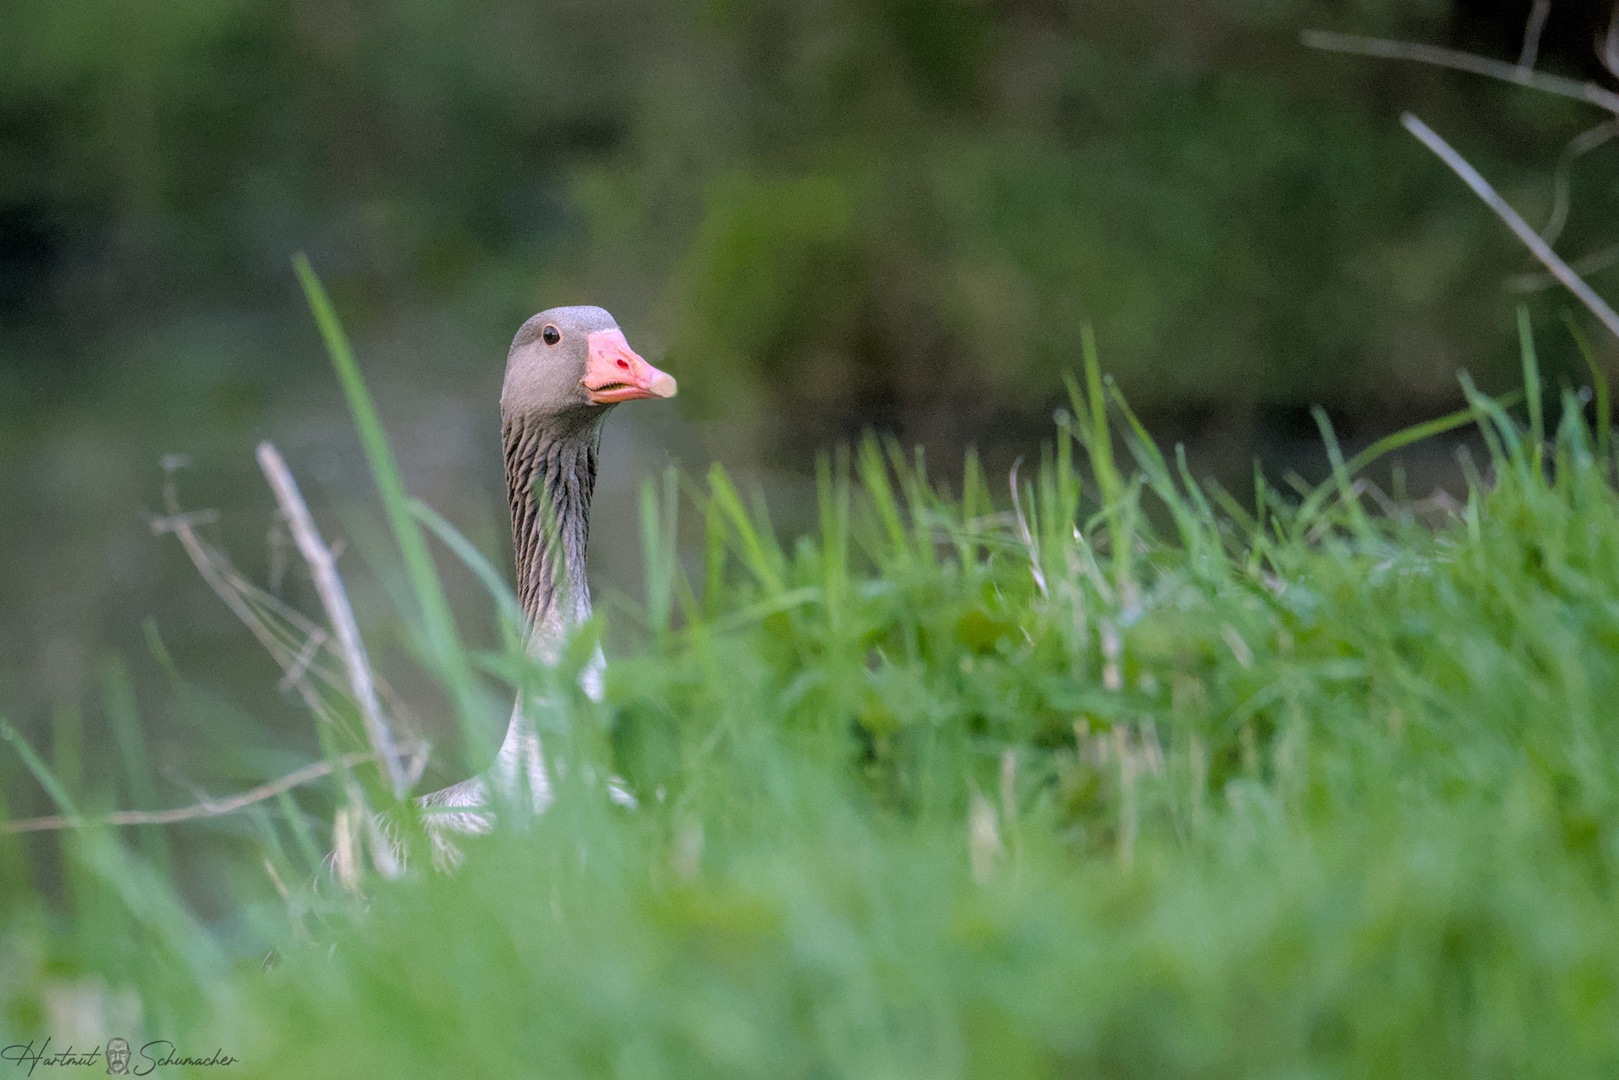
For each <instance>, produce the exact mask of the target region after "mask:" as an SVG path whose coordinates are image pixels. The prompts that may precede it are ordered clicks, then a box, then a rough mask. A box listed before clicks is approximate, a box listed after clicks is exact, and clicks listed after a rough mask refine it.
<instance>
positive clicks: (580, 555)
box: [501, 417, 600, 644]
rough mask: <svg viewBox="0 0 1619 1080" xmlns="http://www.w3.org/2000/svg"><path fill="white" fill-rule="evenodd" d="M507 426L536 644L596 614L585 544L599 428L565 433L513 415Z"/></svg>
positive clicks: (526, 605)
mask: <svg viewBox="0 0 1619 1080" xmlns="http://www.w3.org/2000/svg"><path fill="white" fill-rule="evenodd" d="M501 431H502V435H503V437H504V441H505V444H506V491H507V496H508V498H509V499H510V501H511V510H512V546H513V548H514V549H515V550H516V554H517V592H518V597H519V599H520V600H521V601H522V603H523V610H524V611H525V612H527V613H528V617H529V619H530V621H531V622H532V623H533V626H534V631H535V637H536V639H539V640H537V642H536V644H538V643H539V641H554V640H555V639H556V638H557V637H558V636H560V634H561V632H562V631H563V630H564V629H566V627H568V626H570V625H572V624H573V623H576V622H579V621H581V620H583V619H586V618H589V616H590V586H589V585H588V584H587V582H586V580H585V545H586V542H587V541H588V540H589V537H590V496H591V493H592V492H593V491H594V490H595V487H596V448H597V445H598V443H599V442H600V428H599V426H598V425H595V424H591V425H588V426H587V427H586V428H584V429H582V430H581V429H573V430H569V431H567V432H565V433H560V434H559V433H557V432H555V431H553V430H550V429H548V427H547V425H546V424H545V423H544V422H543V421H539V420H536V419H533V418H524V417H507V418H506V419H505V421H504V422H503V423H502V425H501Z"/></svg>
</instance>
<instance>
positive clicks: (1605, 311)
mask: <svg viewBox="0 0 1619 1080" xmlns="http://www.w3.org/2000/svg"><path fill="white" fill-rule="evenodd" d="M1400 123H1402V124H1404V125H1405V129H1406V130H1407V131H1409V132H1410V133H1411V134H1413V135H1415V136H1416V137H1417V138H1418V139H1420V140H1422V144H1423V145H1424V146H1426V147H1427V148H1428V149H1430V150H1432V151H1433V152H1434V153H1435V154H1437V155H1439V159H1440V160H1441V161H1443V162H1444V163H1445V164H1446V165H1449V166H1450V168H1451V170H1452V171H1453V172H1455V174H1456V175H1457V176H1459V177H1461V178H1462V180H1463V181H1464V182H1465V183H1466V184H1467V186H1468V187H1470V188H1472V189H1473V193H1474V194H1475V195H1477V196H1478V197H1479V198H1481V199H1483V200H1484V204H1485V205H1486V206H1488V207H1489V208H1490V209H1491V210H1494V211H1495V213H1496V215H1497V216H1498V217H1500V219H1501V220H1502V221H1504V222H1506V225H1507V228H1509V229H1511V230H1512V231H1513V233H1515V234H1516V235H1517V237H1518V239H1519V240H1522V241H1523V243H1524V246H1525V247H1527V248H1528V249H1529V250H1530V251H1531V252H1533V253H1534V256H1535V258H1537V259H1539V260H1540V261H1541V263H1542V264H1543V265H1544V266H1545V267H1546V269H1547V270H1550V271H1551V272H1552V276H1553V277H1555V278H1557V280H1558V281H1560V282H1562V283H1563V284H1564V285H1565V286H1566V287H1567V288H1568V290H1569V292H1571V293H1573V294H1574V295H1575V296H1577V297H1579V299H1580V302H1581V303H1583V304H1584V305H1585V306H1586V307H1587V308H1589V309H1590V310H1591V313H1592V314H1593V315H1595V316H1596V317H1597V318H1599V319H1601V320H1602V324H1603V325H1604V326H1606V327H1607V328H1608V330H1609V331H1610V332H1612V333H1613V335H1614V336H1615V337H1619V314H1615V313H1614V310H1613V308H1611V307H1609V306H1608V302H1607V301H1606V300H1604V299H1602V297H1600V296H1598V295H1597V294H1596V293H1595V292H1594V291H1593V290H1592V288H1591V286H1589V285H1587V284H1586V283H1585V280H1584V279H1583V278H1581V277H1580V275H1578V274H1576V273H1575V272H1574V271H1573V270H1571V269H1570V268H1569V265H1568V263H1566V262H1564V261H1563V260H1562V259H1561V258H1559V257H1558V255H1557V252H1555V251H1553V250H1552V249H1551V246H1550V245H1549V244H1547V243H1546V241H1544V240H1542V239H1541V238H1540V236H1539V234H1538V233H1536V232H1535V230H1533V229H1531V228H1530V227H1529V223H1528V222H1527V221H1525V220H1524V219H1523V218H1522V217H1521V216H1520V215H1519V214H1518V212H1517V211H1516V210H1514V209H1513V208H1512V207H1511V206H1509V205H1508V204H1507V201H1506V200H1505V199H1503V198H1502V197H1501V196H1500V195H1498V194H1496V190H1495V189H1494V188H1493V187H1491V186H1490V182H1489V181H1488V180H1486V179H1484V177H1482V176H1480V175H1479V173H1478V170H1476V169H1474V168H1473V166H1471V165H1469V164H1468V163H1467V161H1466V159H1464V158H1463V157H1462V156H1461V155H1460V154H1458V153H1457V152H1456V151H1455V150H1453V149H1451V147H1450V144H1449V143H1447V142H1446V141H1445V140H1444V139H1441V138H1440V137H1439V136H1438V135H1436V134H1434V132H1433V129H1432V128H1430V127H1428V125H1427V124H1424V123H1423V122H1422V121H1421V120H1418V119H1417V118H1416V117H1415V116H1413V115H1412V114H1410V113H1406V114H1405V115H1404V116H1402V117H1400Z"/></svg>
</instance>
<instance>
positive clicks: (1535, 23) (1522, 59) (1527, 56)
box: [1518, 0, 1552, 71]
mask: <svg viewBox="0 0 1619 1080" xmlns="http://www.w3.org/2000/svg"><path fill="white" fill-rule="evenodd" d="M1551 13H1552V0H1535V6H1534V7H1532V8H1530V9H1529V21H1528V22H1526V23H1524V27H1523V51H1522V52H1521V53H1519V54H1518V66H1519V67H1520V68H1523V69H1524V70H1525V71H1528V70H1530V69H1531V68H1533V67H1534V66H1535V60H1536V58H1537V57H1539V55H1540V32H1541V31H1542V30H1544V29H1546V17H1547V16H1548V15H1550V14H1551Z"/></svg>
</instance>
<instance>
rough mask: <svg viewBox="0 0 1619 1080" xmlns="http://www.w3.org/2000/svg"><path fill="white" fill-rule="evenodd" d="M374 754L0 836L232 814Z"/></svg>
mask: <svg viewBox="0 0 1619 1080" xmlns="http://www.w3.org/2000/svg"><path fill="white" fill-rule="evenodd" d="M375 758H376V755H374V754H372V753H371V752H370V751H366V750H356V751H354V752H353V753H351V754H344V755H343V756H342V757H340V758H336V759H334V760H332V761H316V762H314V763H312V764H309V765H305V766H304V767H303V768H301V769H295V770H293V771H292V772H290V773H288V774H287V775H285V776H283V777H281V778H280V779H277V780H271V781H270V782H269V783H266V784H260V785H259V786H258V787H256V788H252V789H250V790H248V791H244V792H242V793H241V794H240V795H231V796H229V797H227V798H224V799H202V800H200V801H198V802H196V803H194V804H193V805H191V806H181V807H177V808H176V809H173V810H117V811H114V812H113V813H110V814H107V815H105V816H102V817H83V816H80V815H74V816H64V815H60V814H52V815H51V816H49V817H37V818H24V819H22V820H21V821H0V833H25V832H44V831H46V830H50V829H82V828H85V827H87V826H91V825H173V824H176V823H177V822H181V821H195V820H196V819H198V818H210V817H219V816H221V815H223V814H234V813H236V812H237V811H238V810H245V809H247V808H248V807H249V806H252V805H253V804H255V803H261V802H263V801H264V800H266V799H273V798H275V797H276V796H277V795H280V794H281V793H282V792H283V791H291V790H292V789H293V788H295V787H300V786H302V785H304V784H307V783H309V782H310V781H311V780H319V779H320V778H321V777H323V776H328V775H330V774H331V773H333V772H336V771H337V770H338V769H351V768H353V767H354V766H356V765H359V764H362V763H363V762H367V761H373V760H375Z"/></svg>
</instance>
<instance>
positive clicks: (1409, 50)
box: [1299, 30, 1619, 113]
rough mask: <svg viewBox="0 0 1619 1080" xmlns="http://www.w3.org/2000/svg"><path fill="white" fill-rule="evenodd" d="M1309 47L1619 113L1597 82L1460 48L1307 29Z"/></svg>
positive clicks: (1616, 98)
mask: <svg viewBox="0 0 1619 1080" xmlns="http://www.w3.org/2000/svg"><path fill="white" fill-rule="evenodd" d="M1299 40H1301V41H1302V42H1303V43H1304V44H1305V45H1308V46H1309V47H1310V48H1312V49H1323V50H1325V51H1327V52H1341V53H1355V54H1357V55H1359V56H1376V57H1379V58H1381V59H1384V60H1414V61H1416V62H1417V63H1419V64H1434V65H1436V66H1438V67H1443V68H1451V69H1452V70H1455V71H1467V72H1471V73H1472V74H1474V75H1484V76H1487V77H1488V78H1492V79H1501V80H1503V81H1505V82H1509V83H1516V84H1517V85H1519V86H1528V87H1533V88H1534V89H1536V90H1544V91H1545V92H1546V93H1548V94H1558V95H1560V96H1562V97H1571V98H1574V99H1576V100H1578V101H1585V102H1589V103H1590V104H1592V105H1595V106H1597V107H1599V108H1603V109H1607V110H1608V111H1609V112H1612V113H1619V94H1615V93H1614V92H1613V91H1611V90H1604V89H1603V88H1602V87H1600V86H1598V85H1597V84H1596V83H1591V82H1580V81H1579V80H1577V79H1566V78H1564V77H1563V76H1561V75H1548V74H1546V73H1545V72H1543V71H1532V70H1530V69H1527V68H1524V67H1520V66H1519V65H1517V64H1509V63H1507V62H1506V61H1505V60H1491V59H1490V58H1489V57H1487V56H1479V55H1478V54H1476V53H1468V52H1460V51H1458V50H1456V49H1441V48H1439V47H1438V46H1437V45H1421V44H1418V43H1416V42H1412V41H1387V40H1385V39H1383V38H1369V37H1361V36H1360V35H1358V34H1333V33H1329V32H1327V31H1325V30H1306V31H1304V33H1303V34H1301V35H1299Z"/></svg>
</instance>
